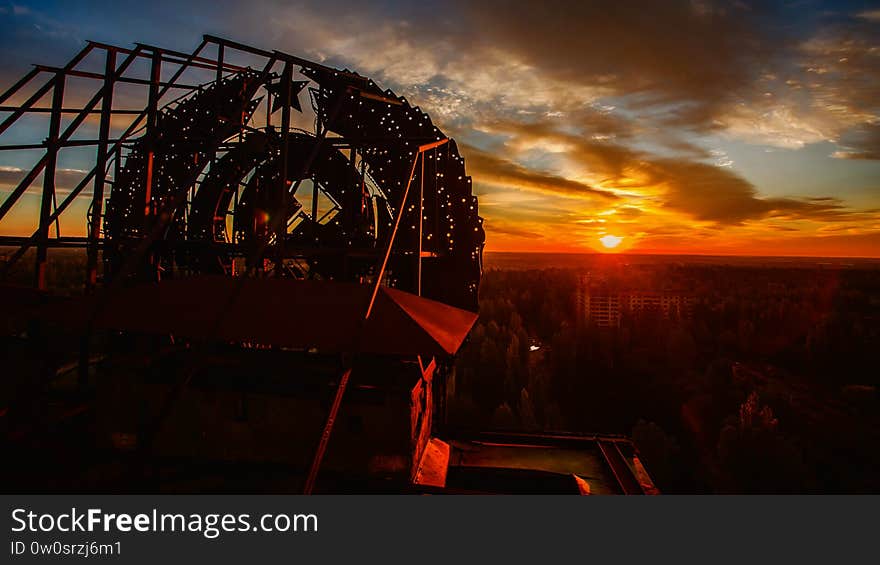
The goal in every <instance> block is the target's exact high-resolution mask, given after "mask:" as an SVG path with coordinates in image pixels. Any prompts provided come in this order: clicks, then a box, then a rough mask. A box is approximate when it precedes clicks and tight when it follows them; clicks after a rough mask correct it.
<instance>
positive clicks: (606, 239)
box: [599, 235, 623, 249]
mask: <svg viewBox="0 0 880 565" xmlns="http://www.w3.org/2000/svg"><path fill="white" fill-rule="evenodd" d="M599 241H600V242H601V243H602V245H603V246H604V247H605V248H606V249H614V248H615V247H617V246H618V245H620V242H621V241H623V238H622V237H618V236H616V235H606V236H603V237H600V238H599Z"/></svg>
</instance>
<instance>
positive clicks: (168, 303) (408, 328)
mask: <svg viewBox="0 0 880 565" xmlns="http://www.w3.org/2000/svg"><path fill="white" fill-rule="evenodd" d="M239 283H240V284H239ZM371 291H372V289H371V288H370V287H369V286H367V285H360V284H355V283H343V282H334V281H309V280H293V279H282V278H248V279H246V280H242V279H240V278H230V277H222V276H198V277H189V278H182V279H168V280H164V281H162V282H158V283H146V284H140V285H136V286H132V287H128V288H123V289H117V290H111V291H108V293H107V294H106V295H97V296H93V297H84V298H79V299H75V300H71V301H70V302H69V303H68V304H65V305H64V306H63V307H60V308H59V307H55V308H52V309H45V310H43V311H42V313H41V317H42V318H43V319H45V320H47V321H50V322H57V323H60V324H62V325H66V326H68V327H71V328H73V329H76V330H84V329H85V327H86V325H87V323H88V320H89V319H90V318H92V316H94V322H93V328H94V329H105V330H122V331H130V332H140V333H151V334H170V335H175V336H180V337H187V338H196V339H199V338H201V339H215V340H219V341H235V342H253V343H259V344H265V345H275V346H280V347H289V348H295V349H315V350H317V351H318V352H321V353H346V352H356V351H357V352H362V353H373V354H383V355H444V354H453V353H455V352H456V351H457V350H458V348H459V347H460V346H461V343H462V341H463V340H464V338H465V337H466V336H467V333H468V332H469V331H470V329H471V326H473V324H474V322H475V321H476V318H477V315H476V314H475V313H473V312H468V311H466V310H461V309H459V308H455V307H452V306H449V305H446V304H443V303H440V302H437V301H434V300H429V299H427V298H422V297H419V296H416V295H413V294H409V293H407V292H403V291H400V290H395V289H391V288H385V287H382V288H380V289H379V292H378V294H377V296H376V302H375V304H374V306H373V311H372V314H371V315H370V318H369V320H367V321H366V322H365V321H364V314H365V312H366V309H367V305H368V303H369V300H370V295H371ZM96 308H97V309H96Z"/></svg>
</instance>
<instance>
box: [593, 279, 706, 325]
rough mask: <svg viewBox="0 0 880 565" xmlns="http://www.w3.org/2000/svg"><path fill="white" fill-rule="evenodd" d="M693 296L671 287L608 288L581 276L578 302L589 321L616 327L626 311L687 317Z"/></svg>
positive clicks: (668, 316)
mask: <svg viewBox="0 0 880 565" xmlns="http://www.w3.org/2000/svg"><path fill="white" fill-rule="evenodd" d="M695 302H696V299H695V298H694V296H693V295H690V294H686V293H681V292H670V291H661V292H654V291H642V290H619V289H610V288H609V287H608V285H606V284H590V282H589V279H586V278H585V279H583V280H582V284H581V303H582V305H583V315H584V318H585V319H586V320H587V321H588V322H592V323H593V324H595V325H596V326H598V327H600V328H616V327H619V326H620V320H621V318H622V316H623V315H624V314H625V313H626V314H629V315H632V316H634V317H640V316H644V315H648V314H652V313H656V314H659V315H660V316H661V317H662V318H663V319H667V320H668V319H689V318H690V317H691V315H692V313H693V306H694V303H695Z"/></svg>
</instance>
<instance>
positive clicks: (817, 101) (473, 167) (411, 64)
mask: <svg viewBox="0 0 880 565" xmlns="http://www.w3.org/2000/svg"><path fill="white" fill-rule="evenodd" d="M205 33H210V34H214V35H220V36H224V37H228V38H230V39H234V40H238V41H242V42H246V43H250V44H252V45H255V46H259V47H264V48H267V49H280V50H283V51H286V52H288V53H293V54H298V55H302V56H304V57H306V58H310V59H312V60H317V61H322V62H324V63H326V64H330V65H333V66H337V67H344V68H350V69H353V70H356V71H357V72H359V73H361V74H364V75H367V76H369V77H371V78H373V79H374V80H376V81H377V82H378V83H379V84H380V86H382V87H387V88H391V89H393V90H394V91H395V92H396V93H398V94H402V95H404V96H406V97H407V99H408V100H409V101H410V102H411V103H412V104H414V105H418V106H421V107H422V109H424V110H425V111H427V112H428V113H429V114H430V115H431V116H432V118H433V120H434V122H435V123H436V124H437V125H439V126H440V127H441V129H443V130H444V132H446V133H447V134H449V135H450V136H452V137H454V138H455V139H456V141H457V142H458V144H459V148H460V150H461V152H462V154H463V155H464V157H465V159H466V166H467V170H468V173H469V174H470V175H472V177H473V179H474V191H475V193H477V194H478V196H479V203H480V213H481V215H482V216H483V217H484V218H485V226H486V232H487V246H486V249H487V250H489V251H547V252H579V251H585V252H589V251H602V252H638V253H698V254H742V255H801V256H853V257H855V256H871V257H877V256H880V2H827V1H818V0H792V1H787V2H772V1H766V0H764V1H759V2H747V1H733V2H711V1H706V0H690V1H682V0H664V1H663V2H655V1H648V0H646V1H642V2H632V1H628V0H615V1H613V2H611V1H606V2H592V1H588V0H581V1H572V2H558V1H554V0H543V1H540V2H538V1H534V0H533V1H522V0H508V1H501V0H481V1H478V2H477V1H469V0H461V1H455V0H453V1H446V2H437V1H432V0H425V1H421V2H392V1H385V2H366V1H364V0H359V1H357V2H353V1H340V0H323V1H321V2H279V1H266V0H248V1H236V2H234V1H227V0H214V1H210V2H208V1H192V2H183V1H179V2H166V1H164V0H153V1H150V2H130V1H128V0H116V1H114V2H112V3H107V2H88V1H83V2H77V1H73V0H67V1H47V2H36V1H35V2H26V1H23V0H22V1H20V2H8V1H5V0H0V90H2V89H5V88H6V87H7V86H8V85H11V84H12V83H13V82H14V81H15V80H16V79H17V78H18V77H19V76H20V75H21V74H23V73H24V72H26V71H27V70H28V69H29V68H30V67H29V65H30V64H31V63H45V64H52V65H61V64H63V63H65V62H66V61H67V60H68V59H69V58H70V57H71V56H72V55H74V54H75V53H76V52H77V51H78V49H80V48H81V47H82V45H83V42H84V41H85V40H87V39H92V40H96V41H103V42H109V43H116V44H121V45H130V44H131V43H133V42H135V41H140V42H145V43H150V44H155V45H162V46H166V47H170V48H173V49H178V50H181V51H191V50H192V49H193V48H194V47H195V46H196V45H197V44H198V43H199V41H200V39H201V36H202V34H205ZM0 117H2V116H0ZM0 142H2V143H6V140H3V139H0ZM16 159H17V158H16V157H13V156H10V155H4V154H0V191H2V190H3V189H4V188H7V189H8V187H9V185H10V184H12V183H13V182H15V180H16V179H17V178H20V176H21V175H22V174H23V173H22V169H23V168H24V164H23V163H22V162H20V161H17V160H16ZM63 166H64V165H63V164H62V167H63ZM70 170H71V171H72V172H75V171H76V170H77V169H76V166H75V163H73V164H71V165H70ZM63 172H64V171H62V173H63ZM31 196H32V199H33V195H31ZM26 205H27V204H25V206H26ZM72 212H73V211H72ZM603 242H605V244H609V245H615V246H614V247H613V248H611V249H609V248H607V247H606V245H605V244H603Z"/></svg>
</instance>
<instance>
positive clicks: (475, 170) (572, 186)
mask: <svg viewBox="0 0 880 565" xmlns="http://www.w3.org/2000/svg"><path fill="white" fill-rule="evenodd" d="M459 148H460V149H461V150H462V154H463V155H464V156H465V159H466V164H467V167H468V172H469V173H470V174H471V175H472V176H473V177H474V178H475V180H476V181H477V182H483V183H489V184H495V185H498V186H506V187H515V188H520V189H524V190H532V191H537V192H543V193H550V194H556V195H562V196H569V197H580V198H592V197H597V198H602V199H605V200H614V199H617V198H618V197H617V195H615V194H614V193H613V192H609V191H605V190H601V189H597V188H593V187H591V186H589V185H586V184H584V183H581V182H578V181H574V180H570V179H567V178H565V177H562V176H559V175H554V174H551V173H546V172H541V171H535V170H532V169H528V168H526V167H524V166H522V165H520V164H518V163H515V162H513V161H511V160H508V159H504V158H503V157H499V156H498V155H496V154H493V153H489V152H487V151H483V150H481V149H477V148H476V147H473V146H470V145H466V144H460V145H459Z"/></svg>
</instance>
